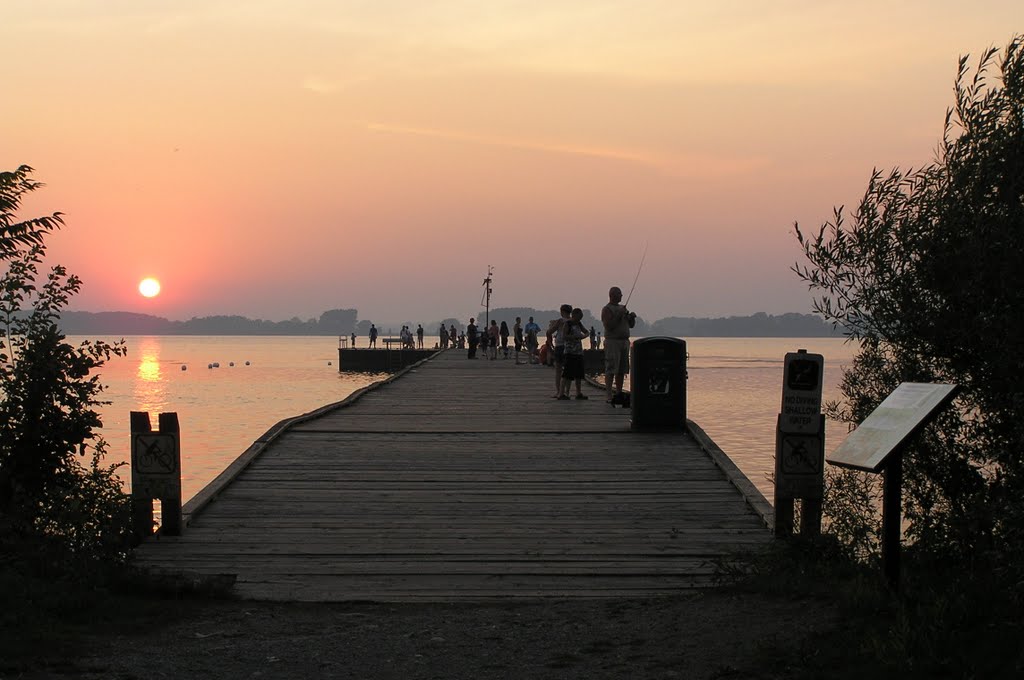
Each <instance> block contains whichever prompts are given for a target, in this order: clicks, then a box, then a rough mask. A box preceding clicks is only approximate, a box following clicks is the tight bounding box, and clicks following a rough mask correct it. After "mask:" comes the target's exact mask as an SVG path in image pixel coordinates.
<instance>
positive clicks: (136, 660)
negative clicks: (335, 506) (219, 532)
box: [17, 590, 836, 680]
mask: <svg viewBox="0 0 1024 680" xmlns="http://www.w3.org/2000/svg"><path fill="white" fill-rule="evenodd" d="M171 606H173V607H174V608H175V611H174V613H173V615H172V616H170V618H169V621H168V622H167V623H164V624H162V625H152V626H147V627H144V628H141V629H139V630H133V631H131V632H129V633H120V634H111V633H106V634H104V633H99V632H97V633H95V634H92V635H90V636H89V637H88V639H87V640H86V641H85V642H86V645H85V646H84V647H83V648H84V649H88V650H89V655H88V656H86V657H77V658H75V659H74V660H73V661H64V662H57V661H53V662H51V663H50V664H49V665H48V667H46V668H45V670H40V671H38V672H36V673H27V674H20V675H19V676H17V677H21V678H37V677H38V678H43V677H75V678H90V679H91V678H121V679H128V678H139V679H141V678H213V679H220V678H224V679H228V678H303V679H306V678H396V679H397V678H401V679H402V680H418V679H421V678H422V679H427V678H443V679H449V678H474V679H475V678H488V679H490V678H494V679H499V680H500V679H502V678H515V679H516V680H522V679H530V678H559V679H566V680H574V679H580V680H582V679H584V678H586V679H588V680H593V679H597V678H637V679H639V678H687V679H694V680H696V679H700V678H777V677H784V674H782V673H781V672H780V671H779V670H778V669H777V668H772V669H767V668H765V660H766V659H772V658H774V659H778V658H780V656H781V654H783V653H785V651H786V650H787V649H793V648H795V647H796V646H797V645H798V644H799V642H800V640H801V639H802V638H803V636H805V635H806V634H808V633H809V632H811V631H817V630H822V629H825V628H829V627H832V626H834V625H835V624H836V615H835V612H834V610H833V609H832V608H831V607H829V606H828V605H827V604H824V603H821V602H816V601H810V600H805V601H797V602H794V601H789V600H781V599H774V598H768V597H765V596H762V595H752V594H747V593H737V592H732V591H723V590H707V591H700V592H696V593H691V594H686V595H680V596H674V597H666V598H660V599H648V600H589V601H536V602H524V603H507V602H499V603H459V604H380V603H355V604H297V603H259V602H244V601H223V600H222V601H207V602H199V601H195V602H184V603H177V604H173V605H171ZM771 665H773V666H774V665H777V664H771Z"/></svg>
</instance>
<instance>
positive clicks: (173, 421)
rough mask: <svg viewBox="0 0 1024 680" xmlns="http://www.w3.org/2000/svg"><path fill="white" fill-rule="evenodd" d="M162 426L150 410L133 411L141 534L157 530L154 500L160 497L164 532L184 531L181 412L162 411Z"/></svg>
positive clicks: (135, 517) (136, 520)
mask: <svg viewBox="0 0 1024 680" xmlns="http://www.w3.org/2000/svg"><path fill="white" fill-rule="evenodd" d="M159 427H160V429H159V430H158V431H156V432H154V431H153V430H152V428H151V426H150V421H149V412H148V411H132V412H131V436H132V522H133V525H134V527H135V532H136V533H137V534H139V535H140V536H143V537H144V536H148V535H150V534H151V533H153V501H154V500H155V499H159V500H160V510H161V513H160V514H161V527H160V532H161V533H163V534H167V535H168V536H178V535H180V534H181V524H182V521H181V446H180V436H179V435H180V432H179V429H178V414H177V413H161V414H160V416H159Z"/></svg>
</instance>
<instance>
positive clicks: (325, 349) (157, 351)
mask: <svg viewBox="0 0 1024 680" xmlns="http://www.w3.org/2000/svg"><path fill="white" fill-rule="evenodd" d="M80 339H81V338H74V337H72V338H70V340H71V341H72V342H76V341H78V340H80ZM125 340H126V341H127V344H128V356H127V357H115V358H114V359H112V360H111V361H110V362H109V363H108V364H107V365H106V366H104V367H103V369H101V371H100V375H101V380H102V382H103V384H104V385H107V390H106V392H105V393H104V399H106V400H108V401H110V402H111V404H109V405H107V406H104V407H103V408H102V409H101V414H102V416H103V423H104V427H103V436H104V438H105V439H106V440H107V441H108V442H109V444H110V449H109V450H110V454H111V455H110V460H111V462H113V461H115V460H126V459H127V458H128V456H129V446H130V445H129V441H130V438H129V431H130V427H129V413H130V412H131V411H148V412H150V414H151V418H152V420H153V423H154V427H155V426H156V414H157V413H160V412H166V411H175V412H177V413H178V419H179V422H180V424H181V450H182V493H183V496H184V499H185V500H187V499H188V498H191V497H192V496H193V495H195V493H196V492H198V491H199V490H200V489H202V488H203V487H204V486H205V485H206V484H207V483H208V482H209V481H210V480H212V479H213V478H214V477H216V476H217V475H218V474H219V473H220V472H221V471H222V470H223V469H224V468H225V467H226V466H227V465H228V464H230V463H231V461H233V460H234V459H235V458H237V457H238V455H239V454H241V453H242V452H243V451H244V450H245V449H247V448H248V447H249V445H250V444H252V442H253V441H255V440H256V439H257V438H259V437H260V436H261V435H262V434H263V433H264V432H266V431H267V430H269V429H270V428H271V427H272V426H273V425H274V424H276V423H277V422H279V421H281V420H283V419H285V418H290V417H292V416H297V415H301V414H303V413H307V412H309V411H312V410H314V409H316V408H319V407H321V406H323V405H325V404H330V403H334V402H337V401H341V400H342V399H344V398H345V397H347V396H348V395H349V394H351V393H352V392H353V391H355V390H357V389H359V388H360V387H363V386H365V385H369V384H371V383H373V382H374V381H376V380H379V379H381V378H382V377H384V376H382V375H366V374H349V373H339V372H338V343H337V340H336V339H335V338H332V337H263V336H259V337H256V336H241V337H239V336H203V337H198V336H162V337H128V338H126V339H125ZM361 340H363V341H364V342H365V338H361ZM436 341H437V339H436V337H427V338H425V342H426V345H427V346H428V347H429V346H433V344H434V343H435V342H436ZM797 349H806V350H807V351H809V352H814V353H819V354H822V355H823V356H824V357H825V398H826V399H827V398H835V397H837V396H838V392H837V386H838V384H839V380H840V371H841V367H842V366H843V365H844V364H848V363H849V361H850V359H851V358H852V356H853V353H854V350H855V347H854V346H853V345H849V344H846V343H844V341H843V339H842V338H693V339H688V340H687V350H688V352H689V355H690V358H689V362H688V364H687V366H688V370H689V381H688V385H687V411H688V413H687V415H688V417H689V418H690V419H692V420H694V421H695V422H696V423H697V424H699V425H700V426H701V427H702V428H703V429H704V430H705V431H706V432H707V433H708V434H709V435H710V436H711V438H712V439H714V440H715V441H716V442H717V443H718V445H719V446H721V447H722V449H723V450H724V451H725V452H726V453H727V454H728V455H729V456H730V457H731V458H732V459H733V460H734V461H735V462H736V464H737V465H738V466H739V467H740V469H742V470H743V471H744V472H745V473H746V475H747V476H748V477H750V479H751V480H752V481H753V482H754V483H755V484H756V485H757V486H758V487H759V488H760V489H761V490H762V492H764V493H765V495H766V496H767V497H768V498H769V500H770V499H771V496H772V493H771V484H770V483H769V482H768V479H767V475H768V474H769V473H770V472H771V471H772V469H773V466H774V463H773V458H772V456H773V455H774V452H775V420H776V416H777V414H778V412H779V406H780V402H781V396H782V362H783V358H784V357H785V355H786V353H787V352H793V351H796V350H797ZM214 362H217V363H219V364H220V367H219V368H208V366H209V365H210V364H212V363H214ZM246 362H248V365H246ZM232 363H233V364H234V365H233V366H232V365H231V364H232ZM183 367H184V369H185V370H183ZM845 432H846V430H845V427H843V426H841V425H838V424H836V423H830V424H829V426H828V429H827V431H826V445H825V446H826V451H830V450H832V449H833V448H835V447H836V446H837V445H838V444H839V442H840V441H841V438H842V437H843V436H844V435H845Z"/></svg>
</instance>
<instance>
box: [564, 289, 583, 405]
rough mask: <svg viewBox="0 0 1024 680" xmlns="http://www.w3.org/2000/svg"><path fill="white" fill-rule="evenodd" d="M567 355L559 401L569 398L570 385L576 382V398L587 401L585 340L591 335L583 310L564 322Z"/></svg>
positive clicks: (573, 313)
mask: <svg viewBox="0 0 1024 680" xmlns="http://www.w3.org/2000/svg"><path fill="white" fill-rule="evenodd" d="M562 333H563V335H564V338H565V354H564V356H563V358H562V394H561V396H560V397H558V398H559V399H563V400H564V399H568V398H569V383H570V382H571V381H576V398H577V399H587V398H588V397H587V395H585V394H583V370H584V369H583V338H585V337H587V336H588V335H590V333H588V332H587V329H586V328H584V327H583V310H582V309H580V308H579V307H576V308H575V309H573V310H572V313H571V315H570V317H569V318H568V319H567V320H565V321H564V322H563V329H562Z"/></svg>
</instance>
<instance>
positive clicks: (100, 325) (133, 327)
mask: <svg viewBox="0 0 1024 680" xmlns="http://www.w3.org/2000/svg"><path fill="white" fill-rule="evenodd" d="M584 312H585V314H584V324H585V325H587V326H595V327H596V328H597V329H598V330H600V328H601V324H600V321H598V320H597V319H596V318H594V316H593V315H592V314H591V313H590V311H589V310H584ZM479 316H480V317H481V318H482V317H483V316H484V313H483V312H481V313H480V314H479ZM517 316H518V317H521V318H523V319H524V320H525V319H527V318H529V317H531V316H532V317H534V318H535V319H537V320H539V321H541V323H543V322H546V321H547V320H548V319H549V318H555V317H557V316H558V312H557V311H555V310H543V309H541V310H538V309H532V308H529V307H506V308H499V309H493V310H491V311H490V313H489V317H490V318H492V319H499V320H505V321H508V323H509V325H511V324H512V321H513V320H514V319H515V318H516V317H517ZM370 323H371V322H370V321H369V320H360V319H358V312H357V310H355V309H336V310H329V311H326V312H324V313H323V314H321V315H320V317H319V318H317V319H309V320H306V321H303V320H301V319H298V318H295V319H290V320H288V321H265V320H263V319H249V318H246V317H243V316H207V317H197V318H192V319H189V320H188V321H171V320H169V319H165V318H162V317H158V316H152V315H149V314H138V313H135V312H70V311H65V312H64V313H63V314H62V315H61V318H60V328H61V331H63V332H64V333H65V334H67V335H186V336H187V335H236V336H286V335H292V336H324V337H332V336H333V337H337V336H341V335H345V336H347V335H350V334H352V333H353V332H355V334H356V335H357V336H359V337H366V335H367V334H368V330H369V327H370ZM441 323H442V320H437V321H433V322H427V323H424V324H423V326H424V329H425V330H426V333H427V335H430V336H433V335H435V334H436V331H437V326H439V325H440V324H441ZM443 323H445V325H446V326H447V325H451V324H455V325H456V327H457V328H459V330H462V329H463V328H464V327H465V322H464V321H463V320H459V319H455V318H446V319H443ZM407 324H408V325H411V326H412V327H413V328H415V326H416V324H415V323H414V322H401V323H390V324H389V323H381V324H377V328H378V329H379V330H380V332H381V333H383V334H386V333H387V332H388V331H389V329H391V330H392V331H394V332H397V330H398V329H399V328H400V327H401V326H402V325H407ZM634 334H635V335H638V336H641V335H668V336H676V337H716V338H729V337H744V338H746V337H749V338H786V337H807V338H816V337H842V336H843V329H841V328H833V327H832V325H831V324H829V323H826V322H825V321H824V320H822V319H821V317H818V316H816V315H813V314H797V313H789V314H780V315H772V314H765V313H763V312H759V313H757V314H752V315H749V316H730V317H717V318H711V317H666V318H663V319H659V320H657V321H651V322H649V321H645V320H643V319H638V320H637V327H636V328H635V329H634Z"/></svg>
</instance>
